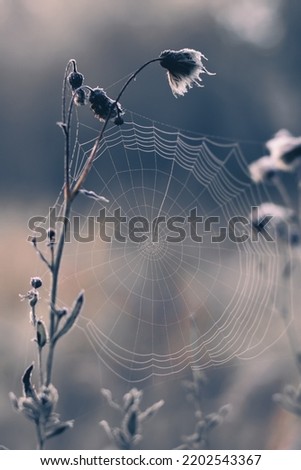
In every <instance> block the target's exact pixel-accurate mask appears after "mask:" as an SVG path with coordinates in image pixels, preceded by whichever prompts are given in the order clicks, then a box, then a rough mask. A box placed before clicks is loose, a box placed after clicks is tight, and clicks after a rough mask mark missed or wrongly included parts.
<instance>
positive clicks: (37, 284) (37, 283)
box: [30, 277, 43, 289]
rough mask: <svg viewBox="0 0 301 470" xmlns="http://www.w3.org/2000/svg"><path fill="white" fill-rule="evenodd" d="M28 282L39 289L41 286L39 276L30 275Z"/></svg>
mask: <svg viewBox="0 0 301 470" xmlns="http://www.w3.org/2000/svg"><path fill="white" fill-rule="evenodd" d="M30 284H31V286H32V287H33V288H34V289H39V288H40V287H42V284H43V283H42V279H41V278H40V277H32V278H31V279H30Z"/></svg>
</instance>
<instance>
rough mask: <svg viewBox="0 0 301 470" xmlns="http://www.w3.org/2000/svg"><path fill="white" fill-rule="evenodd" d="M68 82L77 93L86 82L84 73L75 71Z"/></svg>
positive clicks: (69, 76)
mask: <svg viewBox="0 0 301 470" xmlns="http://www.w3.org/2000/svg"><path fill="white" fill-rule="evenodd" d="M68 82H69V85H70V86H71V88H72V90H73V91H75V90H76V89H77V88H80V87H81V86H82V84H83V82H84V76H83V74H82V73H79V72H77V70H74V71H73V72H71V73H70V74H69V75H68Z"/></svg>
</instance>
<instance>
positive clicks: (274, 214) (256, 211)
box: [250, 202, 300, 245]
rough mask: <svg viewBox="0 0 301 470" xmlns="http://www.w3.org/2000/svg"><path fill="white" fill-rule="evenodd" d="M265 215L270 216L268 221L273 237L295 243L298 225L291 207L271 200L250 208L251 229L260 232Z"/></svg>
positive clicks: (297, 235)
mask: <svg viewBox="0 0 301 470" xmlns="http://www.w3.org/2000/svg"><path fill="white" fill-rule="evenodd" d="M266 217H270V220H269V221H268V223H269V227H270V230H271V232H272V233H271V234H272V236H273V239H276V240H277V239H279V240H281V241H283V242H286V243H288V244H290V245H296V244H298V243H299V240H300V230H299V226H298V218H297V215H296V214H295V212H294V211H293V210H292V209H288V208H287V207H283V206H279V205H277V204H274V203H272V202H265V203H263V204H261V205H260V206H258V207H254V208H252V212H251V215H250V220H251V224H252V227H253V229H255V230H256V231H258V232H260V231H261V230H262V228H263V227H262V223H264V227H265V225H266V221H265V219H266Z"/></svg>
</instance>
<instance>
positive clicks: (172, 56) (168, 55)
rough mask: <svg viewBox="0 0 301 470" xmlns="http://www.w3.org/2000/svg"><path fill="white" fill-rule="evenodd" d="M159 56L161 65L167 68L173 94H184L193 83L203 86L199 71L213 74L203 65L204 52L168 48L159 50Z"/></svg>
mask: <svg viewBox="0 0 301 470" xmlns="http://www.w3.org/2000/svg"><path fill="white" fill-rule="evenodd" d="M159 58H160V59H161V61H160V64H161V66H162V67H163V68H165V69H167V77H168V82H169V85H170V88H171V91H172V92H173V94H174V96H177V95H184V94H185V93H186V92H187V91H188V88H192V86H193V85H194V84H195V85H197V86H203V84H202V79H201V77H200V75H201V73H206V74H207V75H215V73H212V72H208V70H207V69H206V67H205V66H204V64H203V62H202V60H203V59H205V60H207V58H206V57H205V56H204V54H202V53H201V52H199V51H195V50H194V49H181V50H180V51H173V50H170V49H168V50H166V51H163V52H161V54H160V56H159Z"/></svg>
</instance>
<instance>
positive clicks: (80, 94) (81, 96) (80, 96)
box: [74, 88, 86, 106]
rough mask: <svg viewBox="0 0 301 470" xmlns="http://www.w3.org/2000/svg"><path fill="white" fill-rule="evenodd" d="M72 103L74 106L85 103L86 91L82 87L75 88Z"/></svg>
mask: <svg viewBox="0 0 301 470" xmlns="http://www.w3.org/2000/svg"><path fill="white" fill-rule="evenodd" d="M74 103H75V104H76V106H84V105H85V104H86V93H85V92H84V90H83V89H82V88H80V89H79V90H76V92H75V94H74Z"/></svg>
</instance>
